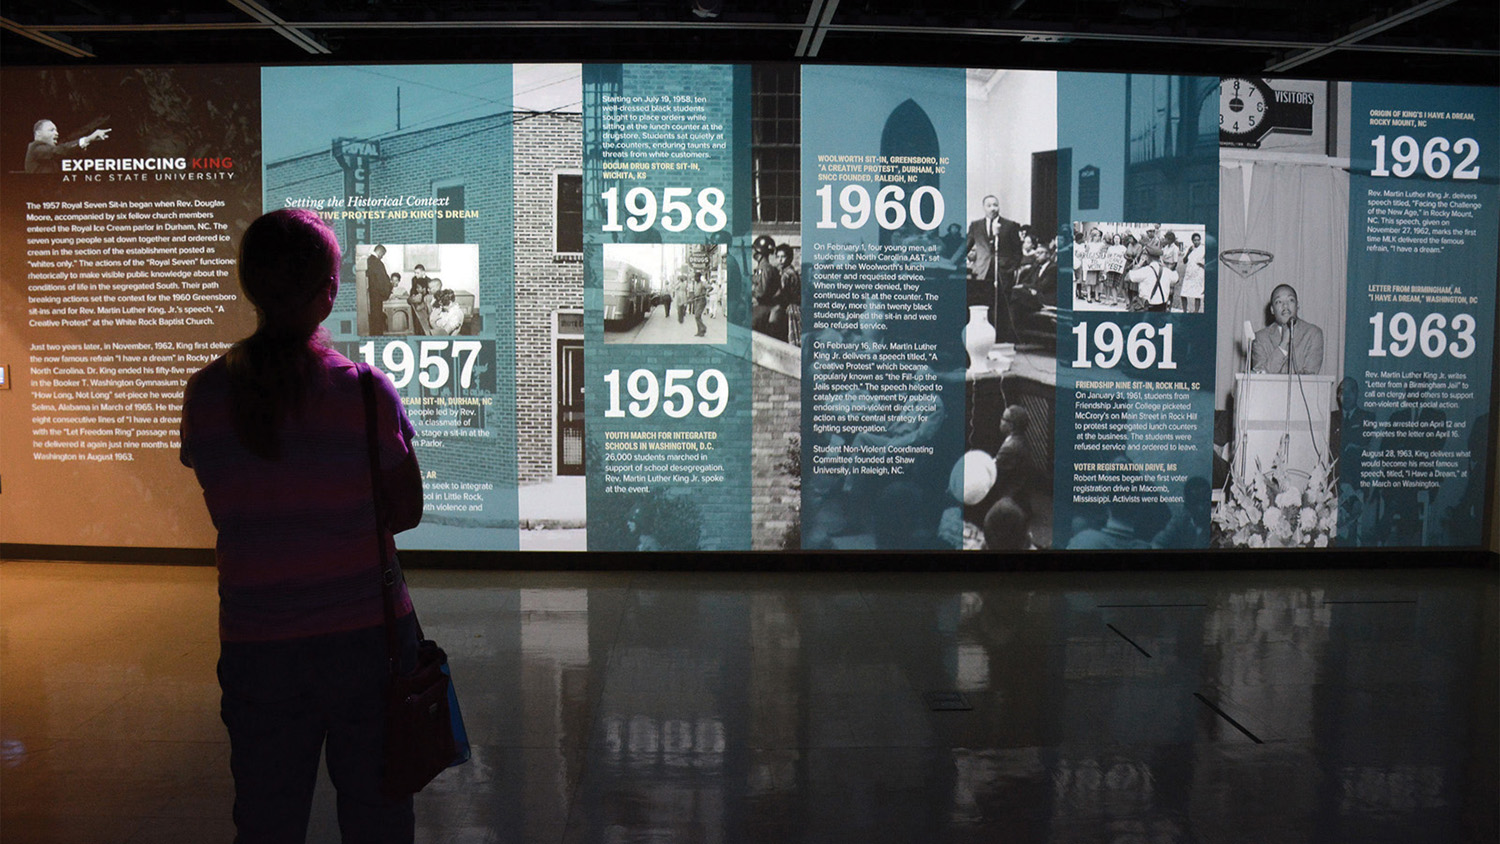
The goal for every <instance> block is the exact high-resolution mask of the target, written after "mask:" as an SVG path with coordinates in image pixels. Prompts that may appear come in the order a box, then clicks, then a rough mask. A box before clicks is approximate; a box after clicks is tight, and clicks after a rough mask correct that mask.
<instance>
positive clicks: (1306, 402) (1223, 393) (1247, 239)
mask: <svg viewBox="0 0 1500 844" xmlns="http://www.w3.org/2000/svg"><path fill="white" fill-rule="evenodd" d="M1233 83H1234V80H1233V79H1226V80H1225V81H1224V85H1225V86H1232V85H1233ZM1277 84H1278V85H1282V86H1284V87H1287V88H1288V89H1295V90H1298V91H1303V92H1306V93H1307V94H1308V95H1309V96H1314V97H1316V98H1317V99H1318V100H1320V101H1326V100H1328V99H1329V98H1330V97H1331V95H1332V93H1333V91H1334V85H1335V83H1322V82H1293V81H1278V82H1277ZM1228 90H1232V88H1230V89H1228ZM1336 99H1341V100H1342V102H1343V106H1342V109H1343V113H1342V117H1340V116H1339V114H1340V113H1339V110H1338V108H1333V109H1326V108H1320V112H1319V113H1320V114H1325V115H1327V118H1326V119H1327V120H1328V122H1327V123H1319V124H1318V126H1317V127H1316V129H1317V130H1318V133H1317V135H1316V136H1315V137H1312V138H1311V139H1304V142H1303V143H1304V146H1303V147H1301V148H1298V149H1295V150H1288V149H1284V148H1267V145H1261V146H1259V147H1257V146H1254V145H1250V144H1246V143H1240V142H1237V143H1229V142H1228V141H1227V140H1226V141H1224V142H1223V143H1222V147H1221V149H1220V161H1219V181H1220V194H1219V226H1220V241H1219V247H1220V248H1219V256H1220V258H1219V259H1220V261H1221V262H1222V263H1223V265H1224V267H1225V269H1227V270H1228V272H1221V273H1220V274H1219V299H1218V316H1217V320H1218V332H1217V337H1218V354H1217V387H1216V389H1215V394H1214V492H1213V498H1214V528H1215V530H1214V535H1213V544H1214V545H1215V546H1216V547H1268V546H1282V545H1288V546H1293V545H1296V546H1324V545H1328V544H1330V543H1331V542H1332V541H1333V539H1334V538H1335V535H1336V533H1337V532H1338V531H1339V528H1338V525H1337V522H1338V519H1339V518H1346V517H1352V518H1355V519H1359V518H1361V517H1362V516H1363V517H1365V518H1372V517H1373V515H1374V514H1375V513H1377V512H1379V509H1380V508H1379V506H1378V502H1373V501H1371V502H1365V501H1361V500H1359V496H1358V494H1355V493H1351V494H1350V495H1349V496H1347V497H1348V499H1349V500H1348V501H1347V502H1346V506H1345V507H1344V510H1345V511H1346V512H1344V513H1341V512H1340V508H1339V502H1338V498H1339V463H1340V461H1339V455H1338V442H1339V435H1338V432H1339V430H1340V428H1341V425H1342V423H1341V419H1342V416H1343V414H1344V413H1351V414H1354V413H1358V412H1359V397H1360V393H1361V385H1360V383H1359V381H1358V379H1357V378H1350V379H1345V377H1344V376H1345V372H1344V367H1343V363H1344V355H1343V350H1344V335H1345V318H1344V311H1345V305H1346V299H1347V289H1346V288H1347V284H1346V281H1345V279H1346V277H1347V267H1348V239H1349V173H1348V169H1347V168H1348V166H1349V158H1348V154H1349V151H1348V136H1347V131H1348V129H1347V125H1345V128H1344V129H1343V130H1342V133H1343V134H1342V136H1341V131H1340V129H1339V128H1338V124H1339V123H1340V122H1343V123H1345V124H1347V120H1348V105H1347V103H1348V98H1347V94H1346V95H1345V96H1343V97H1341V98H1336ZM1315 150H1316V151H1315ZM1346 380H1347V382H1348V383H1345V384H1341V383H1340V382H1341V381H1346ZM1353 461H1354V462H1356V463H1357V461H1358V455H1357V453H1356V454H1355V455H1354V457H1353ZM1294 503H1295V506H1293V504H1294ZM1369 529H1371V530H1374V526H1373V525H1372V526H1370V528H1369Z"/></svg>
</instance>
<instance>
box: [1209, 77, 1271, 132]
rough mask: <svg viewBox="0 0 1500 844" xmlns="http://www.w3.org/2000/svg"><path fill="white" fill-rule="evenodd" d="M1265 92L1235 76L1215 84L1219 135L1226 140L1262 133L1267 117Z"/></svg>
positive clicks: (1248, 81) (1259, 87)
mask: <svg viewBox="0 0 1500 844" xmlns="http://www.w3.org/2000/svg"><path fill="white" fill-rule="evenodd" d="M1270 109H1271V104H1270V103H1269V102H1267V98H1266V89H1265V87H1264V86H1263V85H1262V84H1260V83H1258V82H1253V81H1251V80H1249V79H1245V78H1243V77H1239V76H1230V77H1225V78H1224V80H1223V81H1221V82H1220V83H1219V133H1220V134H1222V135H1224V136H1226V137H1228V138H1236V139H1239V138H1245V137H1246V136H1250V135H1255V134H1258V133H1257V130H1261V131H1264V128H1265V126H1264V124H1265V122H1266V119H1267V118H1268V117H1269V116H1270V115H1269V112H1270Z"/></svg>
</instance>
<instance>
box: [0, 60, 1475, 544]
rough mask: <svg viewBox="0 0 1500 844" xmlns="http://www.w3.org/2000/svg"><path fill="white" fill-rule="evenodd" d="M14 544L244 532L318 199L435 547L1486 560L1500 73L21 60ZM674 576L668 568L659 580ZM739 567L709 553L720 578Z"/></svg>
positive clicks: (353, 317) (353, 344)
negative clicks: (267, 233) (1482, 82)
mask: <svg viewBox="0 0 1500 844" xmlns="http://www.w3.org/2000/svg"><path fill="white" fill-rule="evenodd" d="M0 90H3V94H4V96H5V98H6V100H5V101H6V103H7V105H8V106H9V108H8V109H7V112H8V113H9V114H10V115H11V118H10V121H9V122H8V123H7V125H6V126H5V127H4V128H3V132H0V161H3V164H0V169H3V170H4V192H3V194H0V219H3V231H4V238H3V240H0V244H3V246H0V248H3V253H0V285H3V291H0V542H3V543H4V544H5V545H6V546H8V547H26V546H50V547H58V546H61V547H70V546H82V547H88V546H101V547H112V546H114V547H144V548H207V547H211V546H212V544H213V542H214V532H213V529H212V525H211V524H210V523H209V521H208V518H207V514H206V512H205V510H204V508H203V505H202V501H201V495H200V494H199V492H198V489H197V486H196V484H195V482H194V479H193V476H192V474H191V472H190V471H189V470H187V469H186V468H184V467H182V466H181V465H180V463H179V461H178V458H177V441H178V425H179V421H180V403H181V392H182V388H183V385H184V384H185V382H186V379H187V377H188V376H189V375H191V373H192V372H194V371H196V370H197V369H198V368H200V367H202V366H203V365H205V364H207V363H208V362H209V361H211V360H212V359H213V358H215V357H217V356H218V355H220V354H222V353H223V352H224V351H225V350H227V349H228V348H229V346H230V344H232V343H233V342H234V341H235V340H237V339H239V338H241V337H243V336H245V335H246V334H248V333H249V332H250V331H251V330H253V327H254V320H255V317H254V313H253V309H252V308H251V307H250V306H249V305H248V303H246V302H245V301H244V300H243V297H242V295H241V293H240V291H239V289H238V284H237V280H236V278H235V271H234V264H235V259H236V250H237V244H238V240H239V237H240V235H241V234H242V233H243V231H244V229H245V227H246V226H247V225H248V224H249V223H250V221H252V220H253V219H255V217H256V216H257V215H259V214H261V213H263V212H265V211H269V210H272V209H277V208H306V209H310V210H312V211H315V212H316V213H318V214H320V215H321V216H322V217H323V218H324V219H325V220H326V221H327V222H328V223H329V225H330V226H331V227H332V228H333V229H334V231H335V233H336V234H337V236H338V238H339V242H340V245H341V247H342V249H343V258H344V263H343V266H342V268H341V287H340V291H339V294H338V299H337V301H336V303H335V308H334V311H333V313H332V314H331V316H330V318H329V320H328V322H327V323H326V325H325V328H326V330H327V333H328V342H330V343H331V344H332V345H333V347H334V348H335V349H337V350H338V351H340V352H341V353H343V354H344V355H346V356H348V357H350V358H351V359H354V360H359V361H364V362H367V363H369V364H371V365H373V366H375V367H378V368H379V369H380V370H382V371H383V372H384V373H385V374H386V375H387V376H388V377H389V378H390V379H391V380H392V382H393V383H394V384H395V386H396V388H397V390H398V392H399V393H400V394H401V395H402V397H403V401H404V402H405V406H406V409H407V413H408V415H409V416H410V418H411V419H412V422H413V423H414V426H415V427H416V429H417V437H416V440H415V445H416V450H417V453H418V457H419V461H420V463H421V466H422V470H423V481H424V490H425V493H424V494H425V508H424V520H423V523H422V525H421V526H420V527H418V528H417V529H415V530H413V531H410V532H408V533H405V534H403V535H402V536H401V543H400V544H401V546H402V547H403V548H408V549H419V550H433V551H469V550H473V551H513V550H549V551H591V552H626V551H635V552H651V551H664V552H671V551H679V552H681V551H744V550H754V551H765V552H772V553H775V552H804V551H808V552H825V551H826V552H858V551H955V552H961V551H990V552H998V551H1008V552H1025V551H1030V550H1057V551H1065V550H1076V551H1091V552H1098V551H1116V550H1118V551H1129V550H1145V549H1162V550H1199V549H1224V550H1230V549H1243V548H1279V547H1288V548H1291V547H1297V548H1318V547H1367V548H1375V547H1389V548H1431V547H1477V546H1479V545H1480V544H1482V542H1483V536H1484V534H1483V532H1482V531H1483V527H1484V525H1485V521H1486V518H1487V517H1488V515H1489V513H1490V511H1491V510H1492V508H1493V503H1494V502H1493V490H1491V489H1487V488H1486V486H1485V481H1486V478H1488V477H1490V473H1491V472H1492V465H1491V464H1492V463H1493V444H1492V442H1491V438H1492V433H1493V430H1494V422H1493V420H1492V419H1491V417H1490V407H1491V404H1492V391H1493V389H1494V384H1493V374H1494V366H1495V348H1494V342H1493V337H1494V331H1495V325H1496V312H1495V305H1494V296H1495V291H1496V285H1497V278H1496V266H1497V239H1500V234H1497V231H1500V196H1497V190H1500V189H1497V178H1496V177H1497V174H1500V161H1497V159H1496V147H1497V144H1500V114H1497V112H1500V107H1497V97H1496V93H1495V90H1494V89H1492V88H1475V87H1462V86H1418V85H1400V84H1371V83H1349V82H1337V81H1327V80H1294V79H1263V78H1257V77H1223V78H1220V77H1201V76H1164V75H1142V74H1104V73H1078V72H1070V71H1012V70H1002V69H986V68H900V67H841V66H809V67H801V66H797V65H791V64H787V65H711V64H691V65H686V64H684V65H678V64H588V65H579V64H553V65H510V64H466V65H400V66H396V65H389V66H388V65H364V66H317V67H267V68H246V67H200V68H192V69H184V68H88V69H77V68H28V69H14V68H6V69H4V71H3V73H0ZM648 564H649V563H648ZM710 564H711V563H708V562H705V565H710Z"/></svg>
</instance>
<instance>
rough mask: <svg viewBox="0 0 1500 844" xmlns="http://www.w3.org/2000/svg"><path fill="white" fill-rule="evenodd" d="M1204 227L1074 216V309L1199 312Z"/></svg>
mask: <svg viewBox="0 0 1500 844" xmlns="http://www.w3.org/2000/svg"><path fill="white" fill-rule="evenodd" d="M1204 228H1205V227H1204V226H1202V225H1193V224H1182V223H1104V222H1092V221H1074V223H1073V231H1072V234H1071V237H1072V239H1073V290H1072V295H1073V310H1075V311H1106V312H1117V313H1121V312H1129V311H1148V312H1158V313H1174V314H1201V313H1203V300H1204V298H1205V296H1204V285H1205V267H1206V265H1207V256H1208V243H1207V237H1206V232H1205V231H1204Z"/></svg>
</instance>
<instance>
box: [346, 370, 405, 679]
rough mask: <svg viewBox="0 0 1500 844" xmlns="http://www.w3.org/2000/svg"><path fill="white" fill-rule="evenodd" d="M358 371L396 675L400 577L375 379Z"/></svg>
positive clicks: (382, 589) (367, 372)
mask: <svg viewBox="0 0 1500 844" xmlns="http://www.w3.org/2000/svg"><path fill="white" fill-rule="evenodd" d="M355 366H356V367H358V369H359V387H360V392H361V393H362V394H363V396H364V405H365V447H366V450H367V451H368V453H369V458H370V490H371V493H372V497H373V499H374V504H375V552H376V554H378V555H379V558H380V593H381V604H382V605H383V606H384V608H385V645H386V659H387V661H388V662H389V664H390V671H391V674H392V675H393V676H394V675H395V674H396V661H397V654H399V653H400V647H399V646H398V645H397V642H396V582H397V578H398V577H399V575H398V574H397V573H396V563H395V561H394V560H393V559H392V558H391V556H390V555H389V554H387V553H386V546H385V501H384V500H383V499H384V495H383V490H382V486H381V483H380V444H379V442H378V440H377V437H376V432H377V431H378V430H379V429H380V428H379V425H378V422H377V416H376V407H375V376H374V374H373V373H371V371H370V367H369V366H368V365H367V364H362V363H360V364H355Z"/></svg>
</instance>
